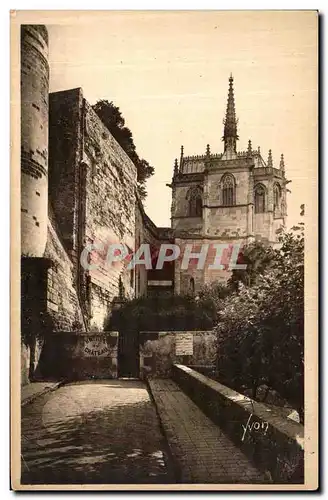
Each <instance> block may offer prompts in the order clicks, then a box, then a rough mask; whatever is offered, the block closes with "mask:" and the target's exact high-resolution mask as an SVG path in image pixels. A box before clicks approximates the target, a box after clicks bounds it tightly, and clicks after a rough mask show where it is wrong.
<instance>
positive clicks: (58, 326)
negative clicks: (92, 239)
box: [45, 219, 85, 333]
mask: <svg viewBox="0 0 328 500" xmlns="http://www.w3.org/2000/svg"><path fill="white" fill-rule="evenodd" d="M45 257H47V258H49V259H51V262H52V264H51V267H50V268H49V269H48V272H47V285H46V286H47V312H48V314H49V316H50V317H51V319H52V323H53V330H54V331H59V330H71V331H74V330H84V329H85V327H84V322H83V315H82V311H81V307H80V303H79V299H78V296H77V292H76V287H75V286H74V283H75V279H74V265H73V262H72V260H71V259H70V258H69V256H68V255H67V252H66V250H65V248H64V246H63V243H62V242H61V240H60V238H59V236H58V229H57V228H56V227H55V225H54V221H51V220H50V219H49V223H48V238H47V245H46V249H45ZM47 333H49V332H47Z"/></svg>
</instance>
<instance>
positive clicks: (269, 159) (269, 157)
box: [268, 149, 273, 168]
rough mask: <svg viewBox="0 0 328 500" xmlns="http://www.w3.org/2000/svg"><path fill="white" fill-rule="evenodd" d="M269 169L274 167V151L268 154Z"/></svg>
mask: <svg viewBox="0 0 328 500" xmlns="http://www.w3.org/2000/svg"><path fill="white" fill-rule="evenodd" d="M268 167H271V168H272V167H273V161H272V151H271V149H269V154H268Z"/></svg>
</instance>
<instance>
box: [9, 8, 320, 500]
mask: <svg viewBox="0 0 328 500" xmlns="http://www.w3.org/2000/svg"><path fill="white" fill-rule="evenodd" d="M11 141H12V157H11V177H12V182H11V186H12V187H11V193H12V194H11V217H12V245H11V283H12V292H11V316H12V319H11V405H12V406H11V409H12V411H11V423H12V430H11V433H12V443H11V450H12V457H11V484H12V488H13V489H15V490H56V489H58V490H59V489H61V490H66V489H71V490H79V489H86V490H97V489H103V490H107V491H111V490H120V489H121V490H128V489H135V490H140V491H143V490H161V489H166V490H180V491H181V490H182V491H183V490H217V491H219V490H228V491H229V490H243V489H244V490H253V489H254V490H315V489H316V488H317V487H318V463H317V462H318V456H317V448H318V436H317V425H318V424H317V408H318V401H317V397H318V396H317V364H318V338H317V337H318V327H317V321H318V318H317V314H318V313H317V287H318V283H317V268H316V267H317V258H318V248H317V231H318V207H317V204H318V194H317V193H318V12H317V11H314V10H313V11H311V10H307V11H306V10H304V11H301V10H299V11H297V10H295V11H293V10H290V11H279V10H276V11H273V10H272V11H270V10H258V11H251V10H249V11H247V10H245V11H229V10H228V11H218V10H217V11H215V10H213V11H210V10H208V11H201V10H198V11H169V10H168V11H151V10H149V11H109V10H108V11H23V10H22V11H12V12H11Z"/></svg>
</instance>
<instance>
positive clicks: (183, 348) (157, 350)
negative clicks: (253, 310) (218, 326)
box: [139, 331, 216, 379]
mask: <svg viewBox="0 0 328 500" xmlns="http://www.w3.org/2000/svg"><path fill="white" fill-rule="evenodd" d="M139 346H140V349H139V353H140V378H141V379H145V378H146V377H153V378H155V377H158V378H163V377H164V378H169V377H171V375H172V366H173V364H174V363H183V364H185V365H202V366H209V365H213V364H214V361H215V357H216V335H215V334H214V333H213V332H212V331H189V332H186V331H183V332H179V331H175V332H140V334H139ZM181 352H188V353H191V352H192V354H181Z"/></svg>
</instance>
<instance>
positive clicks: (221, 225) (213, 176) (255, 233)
mask: <svg viewBox="0 0 328 500" xmlns="http://www.w3.org/2000/svg"><path fill="white" fill-rule="evenodd" d="M237 125H238V120H237V118H236V111H235V99H234V88H233V77H232V75H231V76H230V78H229V89H228V102H227V108H226V115H225V119H224V131H223V138H222V140H223V143H224V151H223V153H211V150H210V146H209V145H207V148H206V152H205V154H202V155H196V156H184V150H183V147H181V155H180V163H179V164H178V162H177V161H176V162H175V165H174V171H173V178H172V183H171V184H170V187H171V188H172V207H171V226H172V229H173V230H174V235H175V241H176V243H177V244H179V245H180V248H181V247H183V246H184V245H185V244H186V243H187V242H189V243H192V244H193V245H194V247H195V250H194V251H199V249H200V248H201V244H209V247H210V249H209V253H208V259H207V262H208V263H209V262H212V261H213V259H214V255H213V252H212V257H211V255H210V253H211V247H213V245H214V244H217V243H218V244H226V245H232V244H234V243H238V244H240V245H243V244H247V243H249V242H251V241H253V240H254V239H260V240H263V241H266V242H269V243H271V244H274V243H275V242H276V239H277V236H276V231H277V229H279V228H280V227H281V226H284V224H285V219H286V216H287V207H286V184H287V182H288V181H287V180H286V178H285V164H284V158H283V155H282V156H281V160H280V165H279V168H275V167H274V165H273V159H272V153H271V150H270V151H269V155H268V160H267V162H265V161H264V159H263V158H262V156H261V152H260V148H258V149H257V150H253V149H252V144H251V141H248V148H247V150H246V151H237V141H238V139H239V137H238V131H237ZM229 275H230V273H229V274H227V273H222V271H216V270H211V271H210V270H209V269H208V267H205V268H204V269H203V270H200V269H192V270H190V269H188V270H187V271H184V270H182V269H180V268H179V263H177V264H176V271H175V290H176V292H178V293H181V292H185V291H187V290H188V287H190V283H192V287H193V288H194V289H195V290H196V291H197V288H200V287H201V286H202V285H204V284H205V283H208V282H210V281H213V280H216V279H226V278H227V277H228V276H229Z"/></svg>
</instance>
